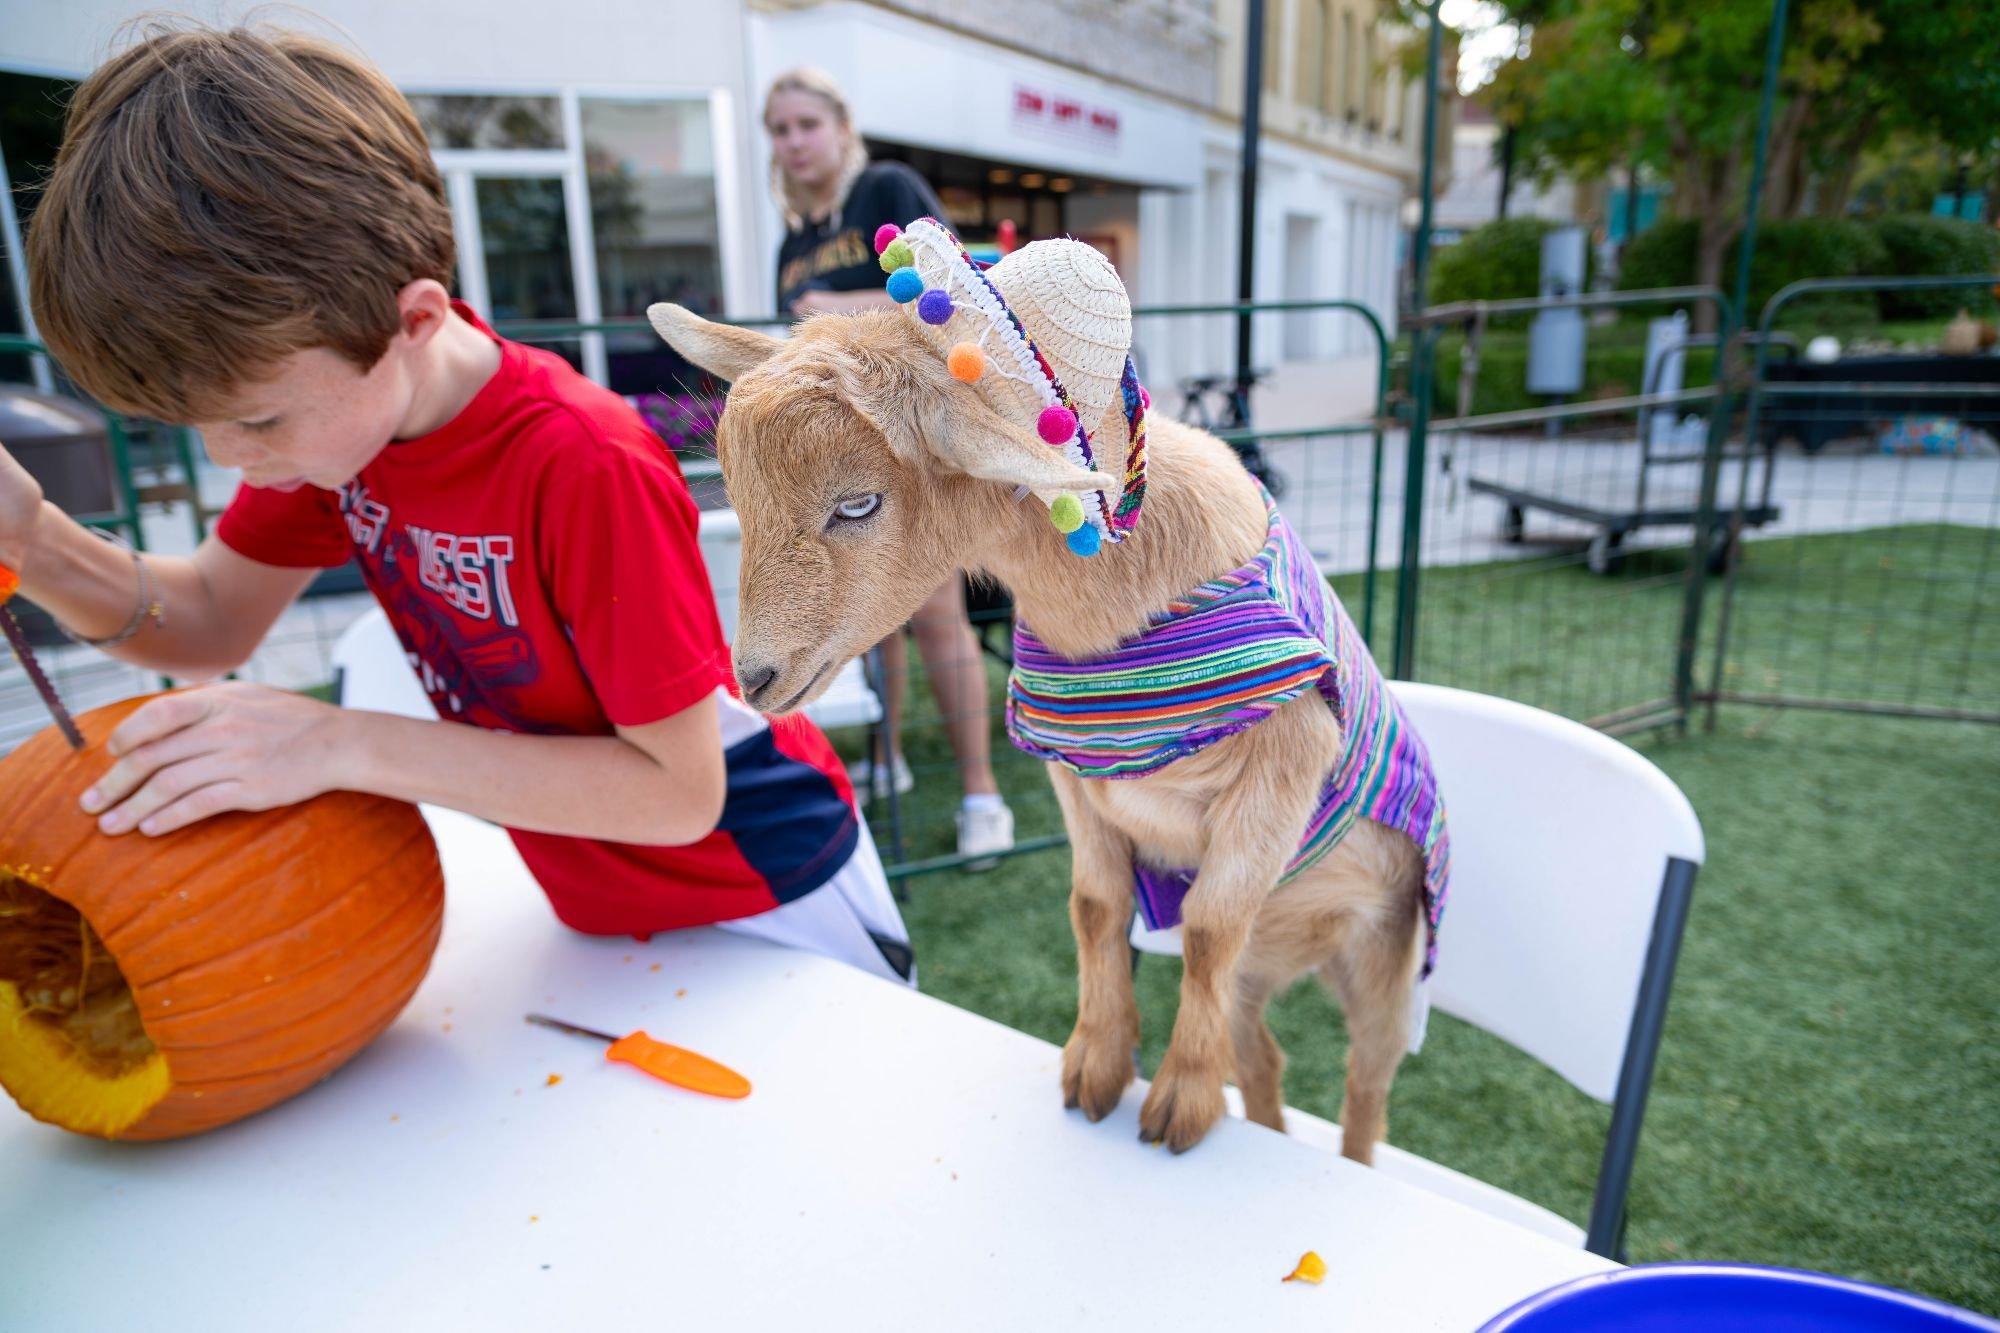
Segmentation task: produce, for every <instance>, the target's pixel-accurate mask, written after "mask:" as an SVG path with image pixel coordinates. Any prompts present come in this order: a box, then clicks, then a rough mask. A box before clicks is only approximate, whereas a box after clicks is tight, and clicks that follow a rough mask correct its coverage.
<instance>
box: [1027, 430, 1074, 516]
mask: <svg viewBox="0 0 2000 1333" xmlns="http://www.w3.org/2000/svg"><path fill="white" fill-rule="evenodd" d="M1035 433H1036V434H1037V435H1039V436H1041V437H1042V443H1044V444H1068V443H1069V439H1070V436H1072V435H1074V434H1076V413H1074V412H1072V411H1070V410H1069V409H1068V408H1067V407H1045V408H1043V409H1042V414H1041V415H1040V416H1039V417H1036V418H1035ZM1063 530H1064V531H1065V532H1067V531H1068V530H1069V529H1067V528H1065V529H1063Z"/></svg>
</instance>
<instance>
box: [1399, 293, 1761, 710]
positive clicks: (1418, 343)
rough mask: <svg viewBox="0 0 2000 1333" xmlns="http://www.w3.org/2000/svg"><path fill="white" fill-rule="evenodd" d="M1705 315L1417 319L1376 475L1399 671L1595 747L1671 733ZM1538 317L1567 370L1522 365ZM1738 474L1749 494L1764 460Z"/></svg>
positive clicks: (1675, 305) (1461, 311) (1683, 298)
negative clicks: (1562, 722) (1384, 486)
mask: <svg viewBox="0 0 2000 1333" xmlns="http://www.w3.org/2000/svg"><path fill="white" fill-rule="evenodd" d="M1721 304H1722V302H1721V298H1720V294H1719V293H1716V292H1714V291H1712V290H1703V289H1679V290H1674V291H1666V292H1631V293H1619V294H1617V295H1615V296H1610V297H1578V298H1571V299H1568V300H1560V301H1548V302H1537V301H1519V302H1491V303H1470V304H1466V305H1461V306H1455V307H1440V308H1438V309H1435V310H1430V311H1425V312H1422V313H1420V314H1419V315H1418V316H1416V318H1415V319H1414V320H1413V321H1412V323H1413V324H1414V326H1415V329H1416V336H1415V342H1414V348H1413V358H1412V365H1411V374H1410V393H1411V396H1412V399H1413V403H1412V411H1411V418H1412V427H1411V432H1410V436H1409V438H1408V440H1407V441H1403V440H1392V441H1391V443H1390V447H1389V453H1390V459H1389V462H1388V466H1387V472H1388V474H1389V475H1390V476H1392V477H1401V478H1403V485H1402V487H1401V494H1400V496H1399V497H1398V498H1399V500H1400V512H1401V521H1402V527H1403V540H1402V543H1401V545H1400V547H1399V550H1400V567H1399V569H1398V570H1397V574H1396V578H1395V587H1396V592H1395V596H1396V599H1397V603H1398V614H1397V623H1398V640H1397V646H1396V654H1395V662H1396V665H1397V669H1398V671H1399V673H1401V674H1404V675H1407V676H1410V677H1411V678H1413V679H1418V680H1424V681H1430V682H1434V683H1438V684H1444V685H1452V686H1456V687H1459V688H1462V689H1469V690H1476V691H1479V692H1481V693H1486V694H1495V695H1501V696H1504V697H1506V698H1511V699H1518V700H1520V701H1522V702H1525V703H1529V704H1533V705H1535V706H1537V707H1541V708H1545V709H1548V710H1550V711H1552V712H1557V713H1562V714H1565V715H1567V716H1570V717H1574V718H1577V719H1579V720H1582V721H1586V722H1589V723H1591V724H1593V725H1596V726H1600V727H1603V728H1605V729H1607V730H1612V731H1627V730H1635V729H1638V728H1641V727H1646V726H1653V725H1658V724H1660V723H1661V722H1662V721H1672V720H1675V719H1677V718H1678V716H1679V715H1680V705H1679V703H1678V702H1677V699H1676V690H1675V663H1676V645H1677V643H1678V640H1679V637H1680V634H1681V631H1682V626H1683V623H1684V619H1685V617H1686V615H1687V613H1688V598H1689V594H1690V585H1691V584H1693V585H1695V586H1696V587H1698V586H1699V584H1700V580H1701V577H1702V569H1703V567H1705V563H1706V562H1705V558H1704V556H1705V553H1704V552H1701V551H1698V550H1697V543H1696V540H1695V539H1696V533H1697V531H1698V530H1699V529H1701V528H1704V527H1705V528H1706V529H1707V530H1709V531H1710V532H1711V533H1712V532H1714V531H1715V528H1716V517H1715V516H1716V508H1715V506H1714V505H1713V504H1709V503H1705V501H1704V496H1703V481H1704V472H1705V469H1707V468H1710V467H1712V466H1714V464H1715V462H1716V461H1717V459H1718V458H1719V457H1720V456H1721V455H1722V452H1723V451H1722V450H1721V447H1720V439H1719V436H1718V435H1717V434H1716V432H1715V431H1714V429H1713V426H1714V423H1713V422H1712V420H1711V418H1712V417H1713V416H1714V414H1715V413H1716V412H1718V411H1719V410H1722V409H1720V408H1719V406H1718V396H1717V391H1716V389H1715V387H1714V386H1713V384H1712V383H1711V382H1710V380H1711V371H1712V365H1713V359H1714V357H1713V349H1714V338H1713V337H1712V336H1710V337H1702V336H1699V335H1695V334H1693V333H1691V332H1689V331H1688V330H1689V326H1690V319H1689V316H1690V315H1692V314H1695V313H1697V312H1698V311H1699V310H1700V309H1701V307H1702V306H1704V305H1706V306H1707V307H1708V309H1709V310H1711V311H1714V310H1717V309H1719V308H1720V307H1721ZM1586 311H1587V312H1588V313H1587V315H1586ZM1557 312H1562V313H1565V314H1569V315H1570V316H1571V318H1570V320H1569V330H1568V332H1569V336H1570V337H1571V338H1572V339H1573V341H1571V343H1570V345H1569V347H1568V349H1567V352H1568V355H1567V356H1564V355H1561V354H1560V353H1562V352H1563V351H1564V349H1562V348H1560V347H1558V348H1556V349H1554V350H1555V351H1556V352H1557V353H1558V354H1557V355H1553V356H1550V355H1545V354H1544V353H1543V352H1535V351H1531V350H1530V349H1533V348H1535V346H1536V344H1537V343H1538V342H1539V341H1540V340H1541V339H1542V338H1543V334H1544V329H1543V326H1542V324H1541V322H1540V321H1542V320H1543V319H1545V318H1547V317H1549V316H1550V315H1552V314H1555V313H1557ZM1529 313H1532V314H1533V315H1534V317H1535V320H1536V323H1535V324H1531V325H1528V326H1525V327H1523V326H1522V325H1521V323H1520V320H1521V319H1522V317H1524V316H1526V315H1528V314H1529ZM1649 344H1650V350H1649ZM1546 350H1547V349H1546V348H1545V349H1544V352H1546ZM1496 364H1497V365H1498V366H1500V367H1502V368H1503V369H1504V371H1505V372H1506V373H1505V374H1504V376H1503V377H1501V378H1498V379H1496V378H1495V377H1493V376H1492V375H1490V374H1489V373H1488V367H1489V366H1492V365H1496ZM1607 367H1608V368H1610V369H1609V370H1607ZM1553 389H1562V390H1564V392H1562V393H1560V394H1557V393H1554V392H1544V391H1547V390H1553ZM1537 399H1539V400H1540V402H1539V405H1536V403H1535V400H1537ZM1524 402H1525V403H1526V404H1528V405H1523V403H1524ZM1751 461H1752V463H1753V469H1752V474H1751V476H1752V485H1753V487H1754V486H1759V485H1761V482H1762V477H1763V473H1764V471H1765V469H1766V468H1767V466H1768V462H1767V460H1763V459H1753V460H1751ZM1725 484H1732V483H1725ZM1756 521H1769V516H1768V515H1766V514H1765V513H1764V512H1763V511H1762V510H1761V509H1759V508H1758V507H1757V506H1755V505H1753V506H1751V508H1750V510H1749V512H1748V513H1746V522H1756Z"/></svg>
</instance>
